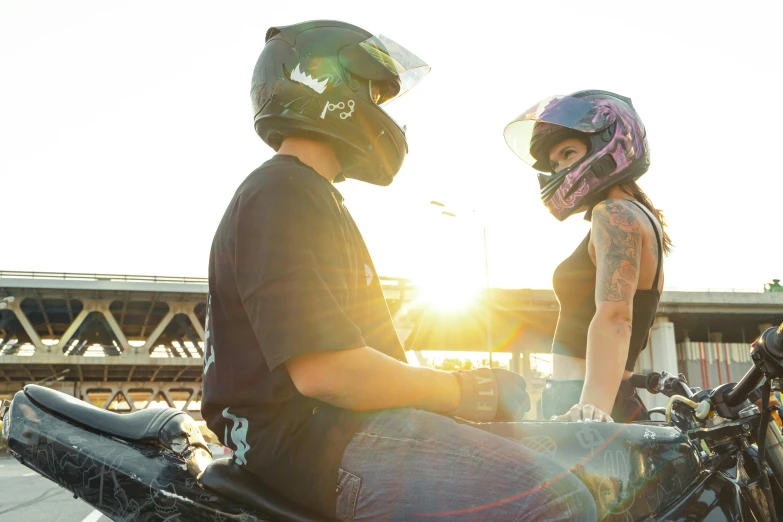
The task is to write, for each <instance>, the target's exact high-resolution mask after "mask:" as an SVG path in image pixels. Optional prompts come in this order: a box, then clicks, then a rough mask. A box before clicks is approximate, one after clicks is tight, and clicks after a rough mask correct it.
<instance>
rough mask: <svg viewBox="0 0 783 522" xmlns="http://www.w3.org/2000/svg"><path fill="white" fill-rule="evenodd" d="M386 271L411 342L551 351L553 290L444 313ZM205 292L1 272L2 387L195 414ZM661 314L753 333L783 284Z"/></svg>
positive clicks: (775, 305)
mask: <svg viewBox="0 0 783 522" xmlns="http://www.w3.org/2000/svg"><path fill="white" fill-rule="evenodd" d="M381 282H382V287H383V291H384V294H385V296H386V299H387V303H388V304H389V309H390V311H391V312H392V314H393V316H394V318H395V325H396V327H397V329H398V332H399V333H400V337H401V338H403V339H407V341H406V349H411V350H414V351H420V350H451V351H458V350H468V351H487V350H489V349H491V350H493V351H504V352H511V353H513V354H514V355H515V356H517V355H519V354H530V353H542V352H548V351H549V345H550V344H551V336H552V333H553V332H554V327H555V324H556V322H557V313H558V308H559V307H558V304H557V300H556V299H555V297H554V294H553V293H552V291H551V290H525V289H523V290H500V289H489V290H485V291H484V293H483V294H482V296H481V298H480V299H479V300H478V301H477V305H476V306H475V307H474V308H473V309H471V310H468V311H466V312H464V313H463V314H462V315H457V316H450V317H445V316H442V315H439V314H438V313H437V312H434V311H433V310H431V309H430V307H429V306H428V305H427V304H426V303H421V302H419V300H418V292H417V289H416V288H415V287H413V286H411V285H410V283H409V281H407V280H405V279H395V278H381ZM456 284H459V282H455V285H456ZM206 296H207V280H206V279H202V278H183V277H154V276H127V275H111V274H103V275H101V274H68V273H40V272H39V273H35V272H9V271H0V396H8V395H10V394H12V393H14V392H16V391H18V390H19V389H21V388H22V387H23V386H24V385H25V384H27V383H39V384H44V385H47V386H50V387H53V388H56V389H61V390H63V391H65V392H67V393H69V394H72V395H74V396H76V397H81V398H83V399H85V400H90V401H91V402H92V403H94V404H96V405H98V406H102V407H104V408H109V409H114V410H118V411H134V410H136V409H138V408H143V407H146V406H148V405H150V404H151V403H155V402H157V403H161V404H168V405H170V406H176V407H180V408H183V409H186V410H188V411H189V413H191V414H193V415H194V416H196V417H198V408H199V404H200V393H201V374H202V357H203V341H204V319H205V317H204V316H205V308H206V306H205V303H206ZM659 316H660V317H659V319H665V320H666V321H670V322H671V323H673V324H674V329H675V332H676V336H677V343H678V345H679V346H680V348H678V350H680V351H681V352H682V353H686V351H687V350H684V349H683V348H682V346H683V345H682V343H683V341H685V342H709V341H716V340H717V341H720V342H723V343H741V342H750V341H751V340H752V339H753V338H755V336H756V335H758V330H759V328H760V327H763V326H764V325H766V324H772V323H774V324H777V323H780V322H781V321H783V293H781V294H772V293H767V294H765V293H754V292H664V295H663V298H662V301H661V306H660V308H659ZM438 324H440V325H441V327H440V328H438ZM443 325H445V326H443ZM433 332H435V333H433ZM444 332H445V333H444ZM409 334H410V335H409ZM689 346H690V345H689ZM700 349H702V350H704V348H700ZM691 351H693V350H691ZM705 353H707V352H705ZM683 357H685V356H683ZM705 357H707V356H705ZM513 360H518V358H517V357H515V358H514V359H513ZM529 360H530V359H529V357H525V358H524V361H526V362H523V363H522V364H523V369H522V372H523V373H526V372H527V371H529V367H528V365H529ZM683 360H684V359H683ZM683 364H684V363H683ZM515 369H517V370H519V366H517V367H516V368H515ZM726 372H728V370H726Z"/></svg>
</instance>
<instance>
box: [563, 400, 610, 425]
mask: <svg viewBox="0 0 783 522" xmlns="http://www.w3.org/2000/svg"><path fill="white" fill-rule="evenodd" d="M549 420H553V421H559V422H614V420H612V417H611V416H610V415H609V414H608V413H606V412H604V411H603V410H601V409H600V408H597V407H595V406H593V405H592V404H584V405H583V404H574V405H573V406H571V409H570V410H568V412H567V413H564V414H563V415H553V416H552V418H551V419H549Z"/></svg>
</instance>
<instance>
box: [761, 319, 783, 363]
mask: <svg viewBox="0 0 783 522" xmlns="http://www.w3.org/2000/svg"><path fill="white" fill-rule="evenodd" d="M761 339H762V340H763V341H764V343H765V344H766V345H767V351H768V352H770V353H771V354H773V355H774V356H776V357H778V358H780V357H783V323H781V325H780V326H779V327H778V328H769V329H767V331H766V332H764V333H763V334H761Z"/></svg>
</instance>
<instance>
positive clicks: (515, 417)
mask: <svg viewBox="0 0 783 522" xmlns="http://www.w3.org/2000/svg"><path fill="white" fill-rule="evenodd" d="M492 373H493V374H494V375H495V381H496V382H497V387H498V405H497V413H496V414H495V417H494V418H493V419H492V420H493V421H495V422H517V421H521V420H522V419H524V418H525V413H527V412H529V411H530V395H528V393H527V389H526V387H527V384H526V383H525V378H524V377H522V376H521V375H519V374H518V373H514V372H511V371H508V370H504V369H502V368H492Z"/></svg>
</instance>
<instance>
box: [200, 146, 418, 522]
mask: <svg viewBox="0 0 783 522" xmlns="http://www.w3.org/2000/svg"><path fill="white" fill-rule="evenodd" d="M207 314H208V319H207V336H206V343H205V345H206V346H205V356H204V391H203V400H202V407H201V410H202V414H203V416H204V419H205V420H206V421H207V425H208V426H209V428H210V429H211V430H212V431H214V432H215V433H216V434H217V435H218V436H219V437H220V438H221V442H222V443H223V444H225V445H227V446H229V447H231V448H232V449H233V450H234V454H235V459H236V461H237V462H238V463H240V464H242V465H244V466H246V468H247V469H248V470H249V471H251V472H253V473H255V474H256V475H258V476H259V478H260V479H261V480H262V481H263V482H264V483H266V484H267V485H268V486H269V487H271V488H273V489H275V490H276V491H278V492H279V493H280V494H282V495H284V496H286V497H288V498H290V499H292V500H295V501H296V502H299V503H301V504H304V505H307V506H309V507H311V508H313V509H315V510H317V511H319V512H321V513H323V514H324V515H327V516H330V517H332V516H334V510H335V505H334V503H335V491H336V484H337V474H338V468H339V465H340V462H341V460H342V456H343V453H344V451H345V447H346V446H347V445H348V442H350V440H351V438H352V437H353V435H354V433H355V431H356V428H357V427H358V425H359V423H360V422H361V421H362V419H363V418H364V415H363V414H361V413H359V412H354V411H349V410H344V409H341V408H337V407H334V406H331V405H329V404H326V403H324V402H321V401H318V400H316V399H310V398H307V397H305V396H303V395H301V394H300V393H299V392H298V391H297V389H296V387H295V386H294V384H293V382H292V381H291V378H290V376H289V374H288V371H287V369H286V366H285V364H283V363H284V362H285V361H286V360H288V359H290V358H291V357H294V356H296V355H300V354H304V353H311V352H320V351H329V350H346V349H351V348H359V347H362V346H370V347H372V348H374V349H376V350H379V351H381V352H383V353H385V354H387V355H389V356H391V357H394V358H396V359H399V360H400V361H405V352H404V351H403V349H402V346H401V345H400V341H399V338H398V337H397V334H396V332H395V330H394V325H393V324H392V320H391V316H390V314H389V309H388V307H387V305H386V301H385V299H384V297H383V292H382V290H381V285H380V281H379V280H378V276H377V274H376V272H375V268H374V266H373V263H372V260H371V259H370V254H369V252H368V251H367V247H366V245H365V243H364V240H363V239H362V236H361V234H360V232H359V229H358V228H357V227H356V224H355V223H354V221H353V219H352V218H351V215H350V214H349V213H348V210H347V209H346V208H345V205H344V204H343V197H342V195H341V194H340V193H339V192H338V191H337V189H336V188H335V187H334V185H332V184H331V183H330V182H329V181H327V180H326V179H324V178H323V177H321V176H320V175H318V173H316V172H315V171H314V170H313V169H311V168H310V167H308V166H307V165H304V164H303V163H301V162H299V161H298V160H297V159H296V158H295V157H292V156H285V155H277V156H275V157H274V158H272V159H271V160H269V161H267V162H266V163H264V164H263V165H262V166H261V167H259V168H258V169H257V170H255V171H254V172H253V173H252V174H250V175H249V176H248V177H247V178H246V179H245V181H244V182H243V183H242V185H241V186H240V187H239V189H238V190H237V191H236V193H235V194H234V197H233V199H232V200H231V203H230V204H229V205H228V208H227V209H226V212H225V214H224V216H223V219H222V220H221V222H220V225H219V226H218V229H217V232H216V233H215V237H214V240H213V242H212V250H211V253H210V259H209V305H208V311H207Z"/></svg>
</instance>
